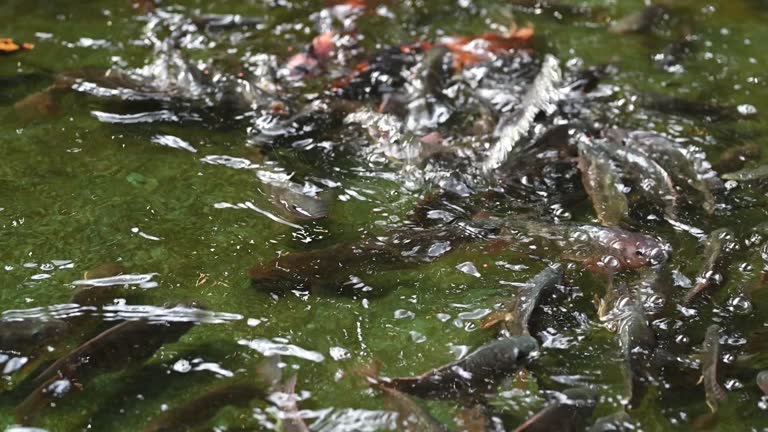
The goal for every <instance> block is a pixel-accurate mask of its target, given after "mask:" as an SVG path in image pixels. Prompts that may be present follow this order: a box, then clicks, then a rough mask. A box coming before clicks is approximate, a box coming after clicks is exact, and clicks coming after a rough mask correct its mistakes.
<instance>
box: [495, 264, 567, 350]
mask: <svg viewBox="0 0 768 432" xmlns="http://www.w3.org/2000/svg"><path fill="white" fill-rule="evenodd" d="M562 282H563V266H561V265H560V264H557V265H554V266H552V267H547V268H545V269H544V270H542V271H541V272H540V273H539V274H537V275H536V276H534V277H533V278H532V279H531V280H529V281H528V282H526V283H525V285H524V286H523V287H521V288H520V290H519V291H518V292H517V294H515V299H514V301H513V302H511V303H509V304H508V305H507V307H506V308H505V310H504V311H499V312H496V313H494V314H493V315H491V316H490V317H489V319H486V321H485V322H484V323H483V326H482V327H483V328H490V327H492V326H494V325H496V324H498V323H501V324H502V325H503V326H504V329H505V330H506V331H507V332H508V333H509V334H510V335H512V336H519V335H527V334H530V332H529V330H528V321H530V319H531V315H532V314H533V311H534V309H536V306H537V305H538V304H539V301H540V299H541V296H542V295H543V294H544V293H545V292H548V291H550V290H552V289H553V288H555V287H556V286H557V285H558V284H561V283H562Z"/></svg>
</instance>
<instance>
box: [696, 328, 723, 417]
mask: <svg viewBox="0 0 768 432" xmlns="http://www.w3.org/2000/svg"><path fill="white" fill-rule="evenodd" d="M719 362H720V326H718V325H717V324H712V325H710V326H709V327H707V332H706V334H705V335H704V344H703V345H702V349H701V380H700V381H699V382H703V383H704V394H705V395H706V399H707V405H708V406H709V409H710V410H712V412H713V413H714V412H717V408H718V405H719V404H720V402H723V401H725V400H726V398H727V396H726V394H725V389H724V388H723V386H721V385H720V383H719V382H718V378H717V375H718V373H717V367H718V364H719Z"/></svg>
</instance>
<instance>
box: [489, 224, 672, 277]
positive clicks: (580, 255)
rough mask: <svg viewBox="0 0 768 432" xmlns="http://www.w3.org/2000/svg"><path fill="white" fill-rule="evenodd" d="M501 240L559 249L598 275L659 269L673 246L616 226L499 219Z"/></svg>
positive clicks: (564, 254) (564, 256)
mask: <svg viewBox="0 0 768 432" xmlns="http://www.w3.org/2000/svg"><path fill="white" fill-rule="evenodd" d="M499 223H500V224H501V225H502V227H503V228H502V229H501V230H500V234H499V235H498V236H497V237H498V238H500V239H510V240H511V241H512V242H514V235H513V234H515V233H516V235H521V234H522V235H527V236H532V237H535V238H537V239H541V240H543V241H545V242H549V243H552V244H553V245H554V246H555V247H557V248H559V250H560V254H561V256H562V257H563V258H564V259H568V260H571V261H578V262H581V263H583V264H584V265H585V266H586V267H587V268H588V269H589V270H591V271H594V272H599V273H618V272H620V271H623V270H625V269H640V268H644V267H654V266H659V265H661V264H663V263H664V262H666V260H667V258H668V254H669V250H670V247H669V245H668V244H667V243H665V242H663V241H662V240H660V239H658V238H655V237H652V236H649V235H646V234H642V233H637V232H632V231H627V230H624V229H621V228H616V227H602V226H598V225H586V224H573V223H559V224H547V223H542V222H538V221H530V220H519V219H516V218H505V219H500V220H499Z"/></svg>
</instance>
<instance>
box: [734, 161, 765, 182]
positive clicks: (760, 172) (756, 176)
mask: <svg viewBox="0 0 768 432" xmlns="http://www.w3.org/2000/svg"><path fill="white" fill-rule="evenodd" d="M766 178H768V165H760V166H759V167H757V168H748V169H743V170H740V171H736V172H732V173H728V174H723V179H725V180H736V181H754V180H764V179H766Z"/></svg>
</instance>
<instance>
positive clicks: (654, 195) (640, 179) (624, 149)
mask: <svg viewBox="0 0 768 432" xmlns="http://www.w3.org/2000/svg"><path fill="white" fill-rule="evenodd" d="M602 145H604V146H605V147H606V151H608V152H609V153H610V154H611V155H612V156H613V157H614V158H616V159H617V160H619V161H621V162H622V164H623V165H624V166H626V167H627V172H628V174H629V175H630V176H631V177H633V178H634V179H635V182H636V183H637V184H638V185H640V190H641V191H642V192H644V193H645V194H646V195H647V196H648V197H649V198H651V199H652V200H661V201H662V202H663V203H664V205H663V209H664V214H665V215H666V217H668V218H670V219H672V220H676V219H677V207H678V199H679V196H680V194H679V193H678V192H677V190H676V189H675V185H674V183H673V182H672V177H671V176H670V175H669V173H667V171H666V170H665V169H664V168H662V167H661V166H660V165H659V164H658V163H657V162H656V161H654V160H653V159H652V158H650V157H648V156H646V155H645V154H643V153H642V152H640V151H637V150H635V149H633V148H631V147H628V146H622V145H619V144H618V143H615V142H612V141H606V142H603V143H602Z"/></svg>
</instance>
